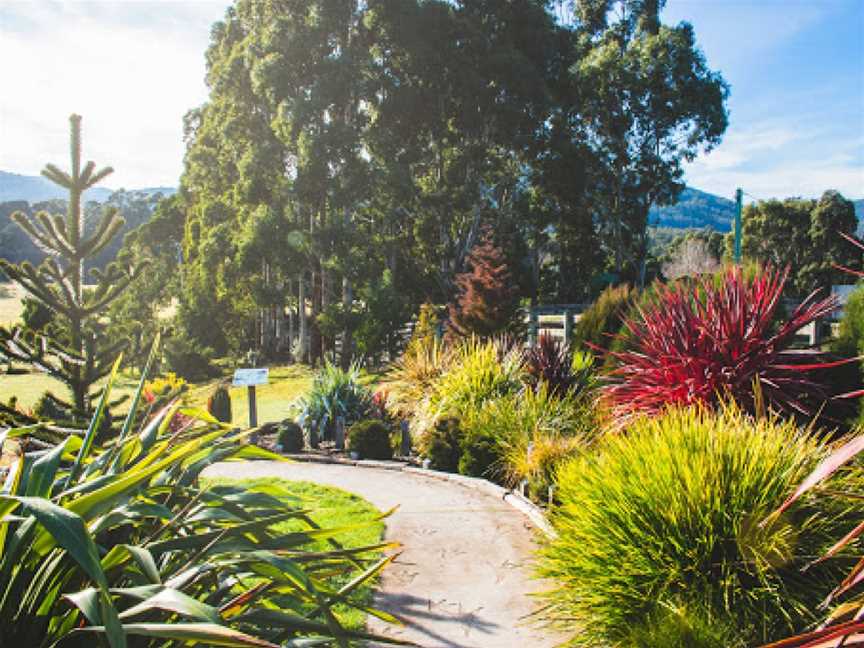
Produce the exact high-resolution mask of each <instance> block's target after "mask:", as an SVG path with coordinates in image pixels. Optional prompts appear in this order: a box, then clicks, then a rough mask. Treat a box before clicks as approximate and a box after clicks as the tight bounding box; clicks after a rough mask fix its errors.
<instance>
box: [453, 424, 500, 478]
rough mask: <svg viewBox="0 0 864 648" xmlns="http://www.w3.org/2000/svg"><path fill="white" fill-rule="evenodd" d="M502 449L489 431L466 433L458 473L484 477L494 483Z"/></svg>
mask: <svg viewBox="0 0 864 648" xmlns="http://www.w3.org/2000/svg"><path fill="white" fill-rule="evenodd" d="M501 453H502V448H501V444H500V442H499V439H498V437H497V436H496V435H495V434H494V433H493V432H491V431H489V430H476V431H471V432H468V433H467V434H466V435H465V438H464V440H463V442H462V455H461V456H460V457H459V465H458V468H459V473H460V474H462V475H468V476H469V477H484V478H486V479H489V480H492V481H495V480H496V479H497V476H498V475H497V473H498V468H499V463H500V461H501Z"/></svg>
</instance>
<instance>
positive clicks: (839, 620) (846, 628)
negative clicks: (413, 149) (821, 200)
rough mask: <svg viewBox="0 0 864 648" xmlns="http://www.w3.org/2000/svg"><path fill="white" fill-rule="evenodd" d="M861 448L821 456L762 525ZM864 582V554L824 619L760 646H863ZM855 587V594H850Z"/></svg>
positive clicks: (863, 444)
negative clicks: (863, 586)
mask: <svg viewBox="0 0 864 648" xmlns="http://www.w3.org/2000/svg"><path fill="white" fill-rule="evenodd" d="M841 236H843V238H845V239H846V240H847V241H849V242H850V243H852V244H854V245H855V246H856V247H857V248H859V249H860V250H864V244H862V243H861V242H860V241H858V240H857V239H855V238H853V237H851V236H849V235H847V234H843V233H841ZM836 267H837V268H838V269H840V270H845V271H846V272H848V273H849V274H851V275H854V276H857V277H864V273H862V272H859V271H857V270H852V269H850V268H846V267H843V266H836ZM862 394H864V392H856V393H855V394H853V395H854V396H861V395H862ZM862 451H864V436H861V435H859V436H857V437H855V438H853V439H852V440H850V441H848V442H847V443H845V444H843V445H842V446H841V447H840V448H838V449H837V450H835V451H834V452H833V453H832V454H831V455H829V456H828V457H827V458H826V459H824V460H823V461H822V462H821V463H820V464H819V465H818V466H816V469H815V470H814V471H813V472H812V473H811V474H810V476H808V477H807V479H805V480H804V481H803V482H802V483H801V484H800V485H799V486H798V488H797V489H796V490H795V492H794V493H792V495H790V496H789V498H788V499H787V500H786V501H785V502H784V503H783V504H782V505H781V506H780V508H779V509H777V510H776V511H775V512H774V513H772V514H771V515H770V516H769V517H768V519H766V520H765V521H764V522H762V526H765V525H766V524H767V523H769V522H770V521H771V520H772V519H773V518H776V517H777V516H779V515H781V514H782V513H783V512H784V511H785V510H786V509H788V508H789V507H790V506H792V504H794V503H795V501H796V500H798V499H799V498H800V497H801V496H802V495H803V494H804V493H806V492H808V491H810V490H812V489H813V488H816V487H818V486H820V485H821V484H823V483H824V482H825V481H826V480H827V479H828V478H829V477H831V475H833V474H834V473H835V472H837V470H839V469H840V468H841V467H842V466H843V465H844V464H846V463H848V462H849V461H851V460H852V459H853V458H855V457H856V456H858V455H859V454H861V452H862ZM840 495H844V496H848V497H852V498H856V499H861V498H862V497H864V495H862V494H861V493H842V494H840ZM862 534H864V522H861V523H859V524H858V525H857V526H856V527H855V528H854V529H851V530H850V531H849V533H847V534H846V535H845V536H843V537H842V538H841V539H840V540H838V541H837V543H836V544H835V545H834V546H833V547H831V548H830V549H829V550H828V552H827V553H826V554H825V555H824V556H822V557H821V558H819V560H818V561H817V562H821V561H823V560H828V559H830V558H832V557H834V556H836V555H837V554H838V553H840V552H841V551H843V550H844V549H846V548H847V547H848V546H849V545H850V544H851V543H853V542H855V541H856V540H858V538H859V537H860V536H861V535H862ZM862 581H864V557H862V558H860V559H859V560H858V562H857V563H856V564H855V566H854V567H853V568H852V571H850V572H849V574H848V575H847V576H846V578H844V579H843V581H842V582H840V583H839V584H838V585H837V587H835V588H834V590H833V591H832V592H831V593H830V594H829V595H828V598H827V599H826V600H825V602H824V603H823V606H824V607H827V606H829V605H831V604H832V603H834V602H835V601H837V600H839V599H841V598H845V599H846V600H845V601H844V602H843V603H841V604H840V605H839V606H837V607H836V608H835V609H834V610H833V611H832V612H831V614H829V615H828V618H827V619H826V620H825V622H824V623H823V624H822V625H821V626H819V627H818V628H816V629H815V630H813V631H811V632H806V633H803V634H800V635H797V636H794V637H789V638H788V639H783V640H782V641H777V642H774V643H772V644H769V645H768V646H763V648H864V593H862V592H861V582H862ZM855 590H858V592H857V594H852V592H854V591H855Z"/></svg>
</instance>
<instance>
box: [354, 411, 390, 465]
mask: <svg viewBox="0 0 864 648" xmlns="http://www.w3.org/2000/svg"><path fill="white" fill-rule="evenodd" d="M348 450H349V451H351V452H356V453H357V455H358V456H359V457H360V458H361V459H392V458H393V444H392V442H391V440H390V428H389V427H388V426H387V425H386V424H385V423H384V422H383V421H378V420H375V419H368V420H365V421H359V422H357V423H355V424H354V425H352V426H351V427H350V428H349V429H348Z"/></svg>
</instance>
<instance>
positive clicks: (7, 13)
mask: <svg viewBox="0 0 864 648" xmlns="http://www.w3.org/2000/svg"><path fill="white" fill-rule="evenodd" d="M229 4H230V3H229V2H228V1H226V0H198V1H188V0H149V1H146V2H144V1H132V0H109V1H98V2H97V1H89V0H67V1H65V2H59V1H58V2H49V1H47V0H0V61H2V63H0V170H3V171H10V172H14V173H22V174H26V175H36V174H38V173H39V171H40V169H41V168H42V167H43V166H44V164H45V163H46V162H49V161H50V162H54V163H60V165H61V166H62V167H66V166H68V162H67V157H68V152H67V150H68V149H67V143H68V121H67V120H68V116H69V115H70V114H71V113H73V112H76V113H79V114H81V115H82V116H83V132H84V135H83V141H84V154H85V157H86V158H87V159H93V160H94V161H95V162H96V163H97V165H100V166H101V165H105V164H110V165H111V166H113V167H114V169H115V173H114V175H112V176H110V177H109V178H108V179H106V180H105V182H104V183H103V184H104V186H107V187H110V188H115V189H116V188H120V187H124V188H127V189H132V188H140V187H152V186H176V185H177V184H178V180H179V176H180V173H181V171H182V160H183V152H184V148H185V147H184V143H183V129H182V125H183V123H182V120H183V115H184V114H185V113H186V111H188V110H189V109H190V108H193V107H195V106H198V105H200V104H201V103H203V102H204V101H206V98H207V88H206V86H205V84H204V51H205V49H206V47H207V43H208V40H209V33H210V27H211V25H212V24H213V23H214V22H215V21H216V20H219V19H220V18H221V17H222V16H223V15H224V12H225V9H226V7H227V6H228V5H229ZM663 20H664V22H667V23H677V22H679V21H682V20H686V21H688V22H690V23H691V24H692V25H693V27H694V29H695V31H696V36H697V41H698V42H699V44H700V46H701V48H702V50H703V51H704V54H705V57H706V59H707V61H708V64H709V66H710V67H711V68H712V69H714V70H718V71H720V72H721V73H722V74H723V77H724V78H725V79H726V81H727V82H728V83H729V85H730V87H731V95H730V99H729V103H728V107H729V112H730V126H729V129H728V130H727V132H726V135H725V136H724V139H723V142H722V143H721V144H720V145H719V146H717V147H716V148H715V149H714V150H713V151H712V152H710V153H708V154H705V155H701V156H700V157H699V158H698V159H697V160H695V161H694V162H693V163H691V164H688V165H687V167H686V180H687V182H688V184H689V185H690V186H693V187H696V188H698V189H702V190H704V191H709V192H711V193H715V194H719V195H722V196H727V197H730V198H731V197H732V196H733V195H734V192H735V188H736V187H742V188H743V189H744V191H745V193H746V196H747V198H748V200H754V199H767V198H772V197H777V198H782V197H787V196H809V197H813V196H818V195H820V194H821V193H822V192H823V191H824V190H825V189H829V188H831V189H838V190H840V191H841V192H842V193H844V194H845V195H846V196H847V197H850V198H862V197H864V0H668V2H667V5H666V9H665V11H664V14H663Z"/></svg>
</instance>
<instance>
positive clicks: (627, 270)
mask: <svg viewBox="0 0 864 648" xmlns="http://www.w3.org/2000/svg"><path fill="white" fill-rule="evenodd" d="M662 7H663V3H662V2H638V3H636V2H628V1H621V2H597V1H596V0H577V2H575V3H574V9H575V15H576V17H577V19H578V29H577V31H578V33H579V35H580V36H581V40H580V45H581V47H580V50H579V51H580V54H581V56H580V57H579V60H578V62H576V64H575V65H574V66H573V68H572V70H573V74H574V76H575V79H574V80H575V82H576V83H577V85H578V87H581V88H585V89H587V88H590V91H587V92H586V95H585V102H584V106H582V116H581V120H580V122H581V125H582V130H581V133H580V134H581V135H582V139H583V141H586V142H587V143H588V144H587V146H588V148H589V149H590V151H591V154H592V160H591V162H590V173H591V180H592V182H591V190H590V192H589V200H590V204H591V206H592V208H593V210H594V212H595V213H598V214H600V215H601V216H600V218H601V223H600V225H601V232H602V234H601V240H602V241H603V243H604V245H606V246H607V247H608V249H609V251H610V253H611V256H612V267H613V269H614V271H615V272H616V273H617V274H618V276H619V280H623V279H631V280H635V279H637V278H638V277H639V275H640V274H641V272H640V271H641V265H642V262H643V261H645V260H646V255H647V237H646V225H647V223H648V214H649V209H650V208H651V206H652V205H666V204H669V203H673V202H675V199H676V198H677V197H678V194H679V193H680V192H681V190H682V189H683V183H682V182H681V178H682V175H683V165H684V164H685V163H686V162H688V161H691V160H693V159H694V158H695V157H696V156H697V155H698V154H699V153H700V152H701V151H703V150H710V149H711V148H713V147H714V146H716V145H717V144H718V143H719V142H720V139H721V137H722V135H723V133H724V131H725V130H726V127H727V125H728V117H727V113H726V99H727V98H728V94H729V87H728V85H727V84H726V83H725V81H724V80H723V78H722V76H721V75H720V73H719V72H715V71H713V70H711V69H710V68H709V67H708V64H707V62H706V61H705V57H704V55H703V54H702V51H701V50H700V48H699V47H698V45H697V43H696V38H695V34H694V31H693V27H692V26H691V25H690V24H689V23H686V22H681V23H679V24H677V25H674V26H670V25H664V24H662V23H661V19H660V18H661V16H660V12H661V10H662Z"/></svg>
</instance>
